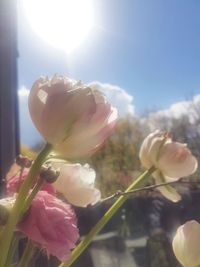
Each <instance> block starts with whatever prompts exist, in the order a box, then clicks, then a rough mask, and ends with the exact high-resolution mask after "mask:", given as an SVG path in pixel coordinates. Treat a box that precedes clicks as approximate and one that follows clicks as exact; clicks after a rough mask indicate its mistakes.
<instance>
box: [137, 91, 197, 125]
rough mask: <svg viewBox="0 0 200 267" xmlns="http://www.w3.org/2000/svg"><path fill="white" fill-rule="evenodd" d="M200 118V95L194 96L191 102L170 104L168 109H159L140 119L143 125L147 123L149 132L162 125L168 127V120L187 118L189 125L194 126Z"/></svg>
mask: <svg viewBox="0 0 200 267" xmlns="http://www.w3.org/2000/svg"><path fill="white" fill-rule="evenodd" d="M199 116H200V94H199V95H196V96H194V97H193V98H192V99H191V100H187V101H180V102H176V103H174V104H172V105H171V106H170V107H169V108H168V109H161V110H158V111H156V112H151V113H149V114H148V115H147V117H145V118H142V121H143V123H147V122H148V125H149V126H150V128H151V130H154V129H155V128H158V127H159V124H162V123H164V124H165V125H168V126H169V127H170V123H171V121H170V119H181V118H183V117H187V118H188V119H189V122H190V123H191V124H195V122H196V121H197V119H199Z"/></svg>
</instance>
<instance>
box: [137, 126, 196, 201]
mask: <svg viewBox="0 0 200 267" xmlns="http://www.w3.org/2000/svg"><path fill="white" fill-rule="evenodd" d="M139 156H140V160H141V163H142V165H143V166H144V167H145V168H147V169H149V168H151V167H152V166H154V167H155V168H156V169H157V171H155V172H154V173H153V174H152V175H153V177H154V178H155V181H156V183H157V184H159V183H162V182H172V181H176V180H178V179H180V178H181V177H185V176H188V175H190V174H193V173H194V172H195V171H196V169H197V166H198V163H197V160H196V158H195V157H194V156H193V155H192V154H191V152H190V150H189V149H188V147H187V145H186V144H181V143H178V142H173V141H172V139H171V135H169V134H166V133H164V132H161V131H158V130H157V131H155V132H153V133H151V134H149V135H148V136H147V137H146V138H145V139H144V141H143V144H142V146H141V149H140V154H139ZM158 189H159V190H160V191H161V193H163V195H164V196H165V197H167V198H168V199H170V200H172V201H174V202H176V201H179V200H180V195H178V194H177V192H176V191H175V189H173V188H172V187H171V186H165V187H159V188H158Z"/></svg>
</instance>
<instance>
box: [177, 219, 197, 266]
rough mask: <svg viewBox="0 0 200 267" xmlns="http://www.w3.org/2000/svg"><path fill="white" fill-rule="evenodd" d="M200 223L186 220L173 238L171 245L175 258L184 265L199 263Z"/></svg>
mask: <svg viewBox="0 0 200 267" xmlns="http://www.w3.org/2000/svg"><path fill="white" fill-rule="evenodd" d="M199 240H200V225H199V223H198V222H196V221H194V220H193V221H188V222H186V223H185V224H184V225H181V226H180V227H179V228H178V230H177V232H176V235H175V236H174V238H173V242H172V247H173V251H174V254H175V256H176V258H177V259H178V260H179V262H180V263H181V264H182V265H183V266H184V267H198V266H199V265H200V248H199Z"/></svg>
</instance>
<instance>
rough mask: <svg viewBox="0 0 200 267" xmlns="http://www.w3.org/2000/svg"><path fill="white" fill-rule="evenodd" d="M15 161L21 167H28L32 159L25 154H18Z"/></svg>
mask: <svg viewBox="0 0 200 267" xmlns="http://www.w3.org/2000/svg"><path fill="white" fill-rule="evenodd" d="M16 163H17V165H19V166H20V167H22V168H30V167H31V164H32V160H30V159H29V158H28V157H26V156H22V155H18V156H17V157H16Z"/></svg>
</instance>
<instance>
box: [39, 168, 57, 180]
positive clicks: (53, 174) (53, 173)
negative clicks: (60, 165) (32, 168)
mask: <svg viewBox="0 0 200 267" xmlns="http://www.w3.org/2000/svg"><path fill="white" fill-rule="evenodd" d="M59 175H60V172H59V171H58V170H55V169H54V168H52V167H51V166H42V169H41V171H40V177H41V178H42V179H44V180H45V181H46V182H48V183H50V184H51V183H54V182H55V181H56V180H57V178H58V176H59Z"/></svg>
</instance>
